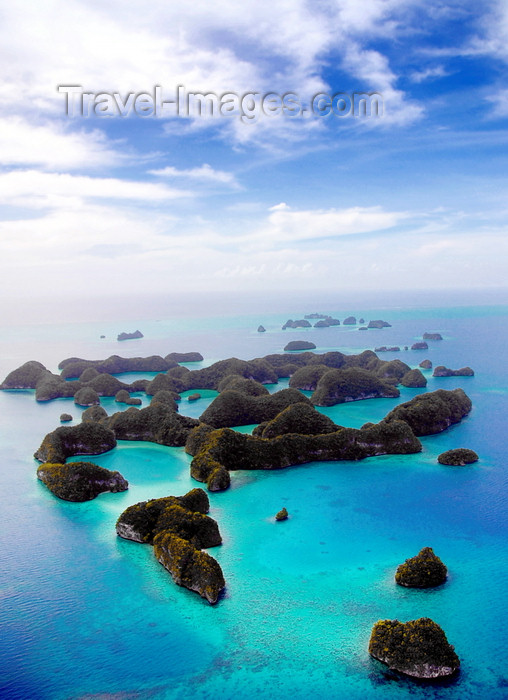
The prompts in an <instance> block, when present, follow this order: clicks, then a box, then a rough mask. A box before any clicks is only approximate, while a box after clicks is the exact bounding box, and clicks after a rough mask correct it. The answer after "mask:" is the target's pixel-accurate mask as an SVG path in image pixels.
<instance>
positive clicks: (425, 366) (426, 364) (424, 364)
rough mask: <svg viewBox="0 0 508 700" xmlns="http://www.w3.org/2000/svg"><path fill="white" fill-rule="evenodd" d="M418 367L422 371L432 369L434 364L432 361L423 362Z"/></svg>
mask: <svg viewBox="0 0 508 700" xmlns="http://www.w3.org/2000/svg"><path fill="white" fill-rule="evenodd" d="M406 349H407V348H406ZM418 366H419V367H421V368H422V369H432V362H431V361H430V360H422V361H421V362H420V364H419V365H418Z"/></svg>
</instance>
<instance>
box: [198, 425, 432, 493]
mask: <svg viewBox="0 0 508 700" xmlns="http://www.w3.org/2000/svg"><path fill="white" fill-rule="evenodd" d="M337 427H338V429H337V430H336V431H334V432H330V433H328V434H318V435H302V434H297V433H287V434H282V435H278V436H277V437H274V438H271V439H266V438H264V437H263V438H261V437H257V436H253V435H246V434H244V433H239V432H236V431H234V430H231V429H230V428H220V429H218V430H212V431H209V430H208V429H204V430H202V431H201V430H200V431H199V432H197V431H196V432H194V433H191V435H190V436H189V440H188V442H187V444H186V445H185V451H186V452H187V453H188V454H191V455H193V460H192V462H191V465H190V469H191V476H192V477H193V478H194V479H196V481H200V482H202V483H206V484H207V486H208V489H209V490H223V489H225V488H228V487H229V482H230V477H229V471H234V470H237V469H245V470H250V469H282V468H284V467H290V466H295V465H298V464H305V463H306V462H323V461H325V462H326V461H338V460H360V459H364V458H365V457H374V456H376V455H384V454H413V453H415V452H420V451H421V449H422V445H421V443H420V441H419V440H418V438H416V437H415V435H414V433H413V432H412V430H411V428H410V427H409V425H408V424H407V423H406V422H405V421H398V420H393V421H390V422H386V421H381V422H380V423H377V424H375V425H372V424H371V425H369V426H368V427H363V428H360V429H356V428H342V427H339V426H337ZM210 481H211V482H212V488H210ZM219 483H220V484H221V488H218V484H219Z"/></svg>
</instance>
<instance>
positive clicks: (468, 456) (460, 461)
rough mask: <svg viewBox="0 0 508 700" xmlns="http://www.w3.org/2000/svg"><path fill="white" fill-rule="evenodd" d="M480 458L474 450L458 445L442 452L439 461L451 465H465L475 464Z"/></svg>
mask: <svg viewBox="0 0 508 700" xmlns="http://www.w3.org/2000/svg"><path fill="white" fill-rule="evenodd" d="M479 459H480V458H479V457H478V455H477V454H476V452H475V451H474V450H468V449H467V448H465V447H456V448H455V449H453V450H447V451H446V452H442V453H441V454H440V455H439V457H438V458H437V461H438V462H439V464H446V465H448V466H451V467H464V466H465V465H466V464H473V463H474V462H477V461H478V460H479Z"/></svg>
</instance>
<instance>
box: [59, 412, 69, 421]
mask: <svg viewBox="0 0 508 700" xmlns="http://www.w3.org/2000/svg"><path fill="white" fill-rule="evenodd" d="M71 420H72V416H71V414H70V413H62V414H61V415H60V423H68V422H69V421H71Z"/></svg>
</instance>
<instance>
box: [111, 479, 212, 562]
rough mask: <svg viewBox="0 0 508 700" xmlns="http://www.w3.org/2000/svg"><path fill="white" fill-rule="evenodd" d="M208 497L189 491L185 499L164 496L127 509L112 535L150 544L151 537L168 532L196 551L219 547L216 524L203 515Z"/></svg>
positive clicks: (199, 491)
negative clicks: (187, 542)
mask: <svg viewBox="0 0 508 700" xmlns="http://www.w3.org/2000/svg"><path fill="white" fill-rule="evenodd" d="M209 509H210V504H209V501H208V496H207V495H206V493H205V492H204V491H203V490H202V489H192V491H189V493H187V494H185V496H167V497H165V498H155V499H152V500H150V501H142V502H141V503H136V504H135V505H133V506H129V507H128V508H127V509H126V510H124V511H123V513H122V514H121V515H120V517H119V518H118V520H117V523H116V532H117V534H118V535H119V536H120V537H123V538H124V539H128V540H134V542H142V543H146V544H152V543H153V540H154V538H155V536H156V535H157V534H159V533H160V532H163V531H165V530H169V531H170V532H172V533H173V534H175V535H178V537H182V538H183V539H185V540H188V541H189V542H191V544H192V545H193V546H194V547H196V548H197V549H201V548H203V547H216V546H217V545H219V544H221V542H222V538H221V536H220V533H219V527H218V525H217V522H216V521H215V520H214V519H213V518H210V517H209V516H208V515H206V513H208V511H209Z"/></svg>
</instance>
